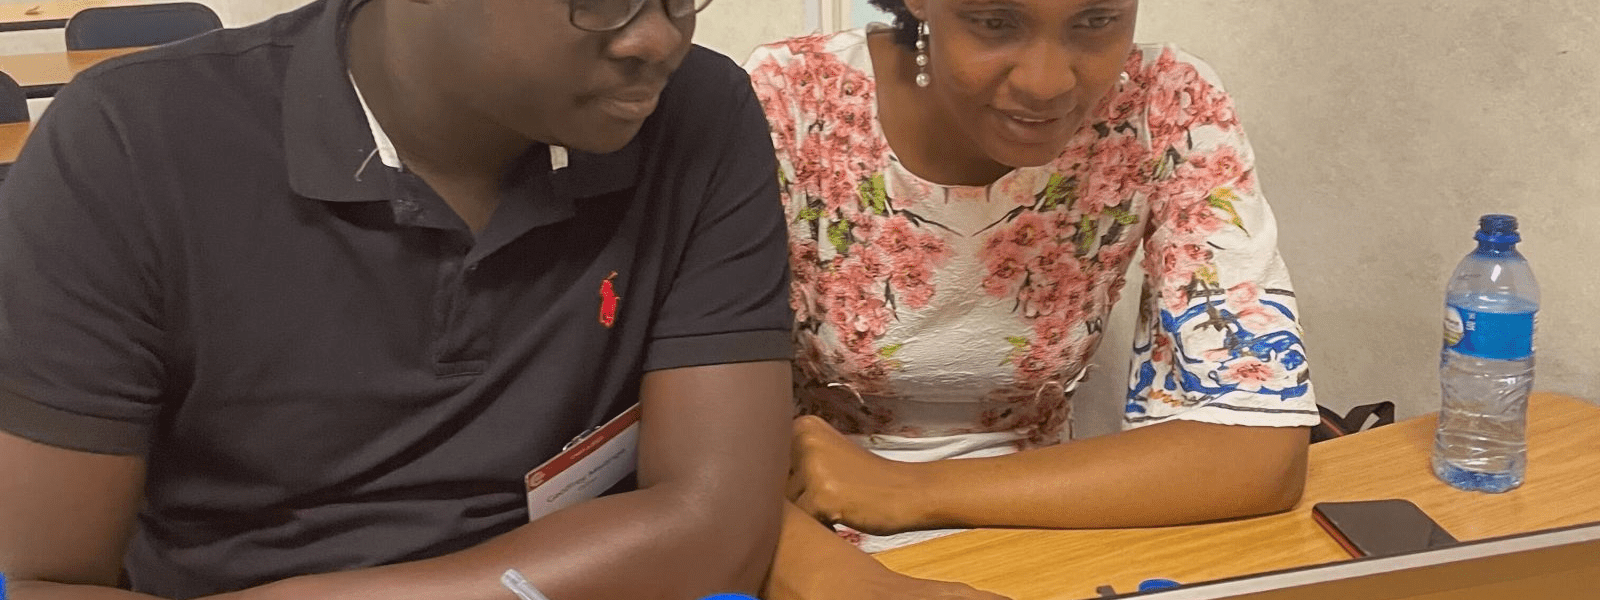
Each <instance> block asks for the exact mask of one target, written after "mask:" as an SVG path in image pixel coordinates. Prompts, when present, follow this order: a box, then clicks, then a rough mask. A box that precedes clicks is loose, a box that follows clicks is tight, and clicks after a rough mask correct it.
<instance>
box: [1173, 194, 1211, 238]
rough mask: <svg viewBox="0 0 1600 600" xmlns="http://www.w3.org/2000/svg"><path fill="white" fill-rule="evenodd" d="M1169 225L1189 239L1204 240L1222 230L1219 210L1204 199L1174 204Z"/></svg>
mask: <svg viewBox="0 0 1600 600" xmlns="http://www.w3.org/2000/svg"><path fill="white" fill-rule="evenodd" d="M1173 207H1174V208H1175V210H1173V211H1172V214H1171V217H1170V219H1169V224H1170V225H1171V227H1172V229H1173V230H1174V231H1176V232H1177V233H1178V234H1180V235H1182V236H1183V237H1185V238H1187V239H1204V238H1206V237H1209V236H1210V235H1211V234H1213V233H1216V232H1217V231H1219V230H1221V229H1222V225H1223V221H1222V219H1221V218H1220V217H1218V216H1217V209H1216V208H1214V207H1212V206H1211V203H1210V202H1209V201H1207V200H1205V199H1204V198H1199V199H1195V200H1191V201H1187V202H1182V203H1178V204H1174V205H1173Z"/></svg>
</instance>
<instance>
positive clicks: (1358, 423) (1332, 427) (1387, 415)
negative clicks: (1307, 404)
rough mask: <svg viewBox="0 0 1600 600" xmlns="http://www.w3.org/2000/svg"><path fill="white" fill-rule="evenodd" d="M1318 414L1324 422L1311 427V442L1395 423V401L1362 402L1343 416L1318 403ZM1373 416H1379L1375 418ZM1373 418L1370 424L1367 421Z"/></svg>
mask: <svg viewBox="0 0 1600 600" xmlns="http://www.w3.org/2000/svg"><path fill="white" fill-rule="evenodd" d="M1317 414H1318V415H1319V416H1321V417H1322V422H1321V423H1318V424H1317V426H1316V427H1312V428H1311V443H1313V444H1315V443H1317V442H1324V441H1327V440H1331V439H1333V438H1336V437H1344V436H1347V435H1350V434H1352V433H1356V432H1359V431H1361V430H1363V429H1372V428H1375V427H1382V426H1384V425H1389V424H1392V423H1394V403H1393V402H1390V401H1388V400H1384V401H1382V402H1374V403H1372V404H1362V405H1360V406H1357V407H1355V408H1352V409H1350V412H1348V413H1345V414H1344V415H1343V416H1341V415H1340V414H1339V413H1337V412H1334V411H1333V409H1331V408H1328V407H1326V406H1322V405H1320V404H1319V405H1317ZM1373 417H1377V419H1376V420H1373ZM1369 420H1372V424H1370V425H1368V424H1367V421H1369Z"/></svg>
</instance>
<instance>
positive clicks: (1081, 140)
mask: <svg viewBox="0 0 1600 600" xmlns="http://www.w3.org/2000/svg"><path fill="white" fill-rule="evenodd" d="M873 3H874V4H876V5H878V6H879V7H881V8H883V9H885V10H886V11H888V12H891V13H892V14H894V15H895V16H896V25H895V26H894V27H888V26H876V27H870V28H868V29H866V30H855V31H846V32H843V33H838V34H833V35H817V36H809V37H801V38H795V39H790V40H786V41H783V42H779V43H775V44H771V45H768V46H764V47H762V48H760V49H758V50H757V51H756V53H755V54H754V55H753V56H752V57H751V59H750V61H749V62H748V64H747V65H746V69H748V70H749V71H750V73H751V77H752V80H753V82H754V84H755V88H756V92H757V95H758V97H759V98H760V100H761V102H762V103H763V105H764V107H765V109H766V113H767V117H768V119H769V120H770V122H771V124H772V140H773V144H774V146H775V147H776V150H777V153H778V159H779V173H778V177H779V178H780V184H781V189H782V191H783V196H784V202H785V203H786V205H787V208H788V215H789V218H790V236H791V251H792V266H793V269H794V287H793V295H792V305H793V307H794V309H795V312H796V319H797V324H796V327H795V339H796V345H797V349H798V351H799V356H797V358H796V362H795V364H796V372H795V379H796V384H795V385H796V388H795V389H796V397H797V400H798V402H799V404H800V407H801V410H802V412H803V413H805V414H806V415H808V416H806V417H802V418H801V419H799V420H797V421H796V423H795V444H796V453H795V464H794V474H793V477H792V478H791V490H790V493H791V498H792V499H793V504H792V505H791V507H790V508H789V514H788V518H787V521H786V524H785V529H784V533H783V540H782V542H781V543H780V545H779V551H778V557H777V560H776V564H775V567H774V571H773V575H772V579H771V581H770V583H769V586H768V596H769V597H771V598H808V599H827V600H834V599H847V598H863V599H867V598H870V599H874V600H882V599H886V598H889V599H892V598H919V599H926V598H941V597H944V598H996V596H994V595H992V594H988V593H984V592H979V591H976V590H973V589H971V588H968V587H966V586H962V585H957V584H946V583H941V582H928V581H921V580H914V579H910V578H906V577H903V576H899V575H896V574H894V573H892V572H890V571H888V570H887V569H885V568H883V567H882V566H880V565H879V564H878V563H877V562H876V561H875V560H872V559H871V558H870V556H868V555H867V554H866V553H864V552H862V551H861V550H866V551H868V552H871V551H877V550H881V549H884V548H888V547H893V546H895V545H900V544H904V543H908V542H910V541H916V540H919V539H926V538H928V537H931V536H934V535H939V534H942V533H945V532H947V531H949V530H950V529H953V528H966V527H985V526H991V527H993V526H1014V527H1057V528H1073V527H1137V526H1153V525H1167V524H1178V523H1192V522H1198V521H1206V520H1213V519H1221V518H1229V517H1238V516H1244V515H1252V514H1261V513H1268V512H1273V511H1281V510H1286V509H1288V508H1289V507H1290V506H1292V505H1293V504H1294V503H1295V502H1296V501H1297V499H1298V498H1299V495H1300V492H1301V489H1302V487H1303V485H1304V478H1305V453H1306V444H1307V441H1308V434H1307V431H1306V429H1305V428H1306V427H1308V426H1310V425H1313V424H1315V423H1317V411H1316V405H1315V403H1314V400H1313V397H1312V393H1311V384H1310V381H1309V370H1308V368H1307V365H1306V356H1305V348H1304V346H1303V344H1302V342H1301V332H1300V327H1299V325H1298V323H1297V320H1296V319H1297V316H1298V313H1297V308H1296V303H1295V298H1294V293H1293V292H1292V291H1291V287H1290V282H1289V277H1288V274H1287V272H1286V271H1285V269H1284V265H1283V261H1282V259H1281V258H1280V257H1279V254H1278V251H1277V247H1276V245H1277V230H1276V226H1275V223H1274V221H1273V217H1272V212H1271V210H1270V209H1269V208H1268V206H1267V203H1266V199H1265V198H1264V197H1263V195H1262V193H1261V189H1260V186H1259V185H1258V183H1257V181H1256V175H1255V171H1254V159H1253V155H1252V152H1251V149H1250V145H1249V144H1248V143H1247V141H1246V139H1245V136H1244V132H1243V131H1242V130H1241V129H1240V126H1239V120H1238V118H1237V116H1236V115H1235V113H1234V109H1233V103H1232V101H1231V100H1230V99H1229V97H1228V95H1227V94H1226V93H1225V92H1224V91H1223V89H1222V86H1221V84H1220V82H1219V80H1218V78H1217V76H1216V74H1215V73H1213V72H1212V70H1211V69H1210V68H1209V67H1208V66H1207V65H1205V64H1204V63H1202V62H1200V61H1199V60H1198V59H1197V58H1195V57H1194V56H1191V55H1189V54H1186V53H1184V52H1183V51H1182V50H1179V49H1177V48H1174V47H1172V46H1160V45H1134V44H1133V42H1132V39H1133V29H1134V20H1135V13H1136V11H1137V0H1006V1H1005V2H997V1H994V0H873ZM924 25H925V26H926V28H923V27H924ZM1141 248H1142V249H1143V252H1144V254H1143V256H1144V258H1143V260H1142V261H1140V268H1141V270H1142V271H1143V273H1144V284H1143V290H1142V293H1141V294H1140V295H1139V297H1138V298H1137V299H1136V301H1137V302H1138V303H1139V311H1140V318H1139V325H1138V328H1137V332H1136V334H1135V336H1134V339H1133V340H1132V343H1133V350H1134V357H1133V369H1132V375H1131V378H1130V381H1129V385H1128V387H1127V394H1126V396H1125V397H1121V398H1078V399H1076V400H1077V401H1079V402H1117V403H1119V404H1121V405H1123V406H1124V424H1125V431H1123V432H1121V433H1118V434H1115V435H1110V436H1104V437H1098V438H1092V439H1086V440H1081V441H1075V442H1072V443H1068V444H1061V443H1059V442H1061V441H1062V440H1063V439H1064V438H1070V429H1071V425H1070V424H1071V409H1070V407H1071V403H1070V401H1071V400H1074V399H1073V397H1072V391H1073V389H1074V388H1075V387H1076V385H1077V384H1078V382H1079V381H1081V380H1082V379H1083V378H1084V377H1085V375H1086V374H1087V373H1088V372H1089V371H1088V366H1089V365H1087V364H1086V361H1087V360H1088V358H1089V357H1090V356H1091V355H1092V354H1093V352H1094V350H1095V348H1096V347H1097V346H1098V345H1099V343H1100V341H1101V339H1100V338H1101V333H1102V332H1103V331H1104V329H1105V325H1106V318H1107V315H1108V314H1109V313H1110V311H1111V307H1112V305H1113V304H1114V303H1116V302H1117V300H1118V299H1119V297H1120V293H1121V291H1122V286H1123V281H1124V277H1125V275H1126V273H1127V272H1128V270H1129V269H1130V267H1131V263H1133V262H1134V259H1135V254H1136V252H1137V251H1138V250H1140V249H1141ZM1130 301H1133V300H1130ZM1125 342H1126V341H1125V340H1124V341H1119V342H1118V343H1125ZM949 458H961V459H965V460H942V459H949ZM819 521H820V522H822V523H826V524H828V525H835V526H837V528H838V532H839V533H840V534H842V535H835V532H833V531H829V530H828V529H826V528H824V527H822V526H819V525H818V522H819ZM891 534H897V535H891ZM852 542H853V545H852ZM858 548H859V549H858Z"/></svg>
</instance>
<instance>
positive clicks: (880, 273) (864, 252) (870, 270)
mask: <svg viewBox="0 0 1600 600" xmlns="http://www.w3.org/2000/svg"><path fill="white" fill-rule="evenodd" d="M851 255H852V257H853V258H855V260H856V264H859V265H860V266H861V271H860V273H861V277H860V279H858V280H857V281H858V282H861V283H863V284H865V285H872V282H875V281H879V280H882V279H883V278H884V277H887V276H888V275H889V272H890V271H891V269H890V265H889V264H888V263H887V262H885V261H884V260H883V258H884V257H883V253H882V252H880V251H878V249H877V248H876V247H874V246H872V245H870V244H862V245H857V246H855V247H853V248H852V249H851Z"/></svg>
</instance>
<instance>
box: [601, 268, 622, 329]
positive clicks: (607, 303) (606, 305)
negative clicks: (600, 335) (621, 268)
mask: <svg viewBox="0 0 1600 600" xmlns="http://www.w3.org/2000/svg"><path fill="white" fill-rule="evenodd" d="M616 276H617V272H616V271H612V272H611V274H610V275H607V276H606V278H605V279H602V280H600V324H601V325H605V326H606V328H607V329H609V328H610V327H611V325H612V324H613V323H616V322H617V301H618V300H621V299H622V297H620V296H618V295H617V289H616V288H615V287H612V285H611V280H612V279H613V278H615V277H616Z"/></svg>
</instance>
